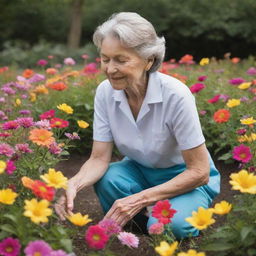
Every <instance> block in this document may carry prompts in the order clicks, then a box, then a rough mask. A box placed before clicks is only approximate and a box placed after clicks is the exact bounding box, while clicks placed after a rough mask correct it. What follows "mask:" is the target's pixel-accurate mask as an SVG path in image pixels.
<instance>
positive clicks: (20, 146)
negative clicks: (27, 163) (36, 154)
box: [15, 143, 33, 153]
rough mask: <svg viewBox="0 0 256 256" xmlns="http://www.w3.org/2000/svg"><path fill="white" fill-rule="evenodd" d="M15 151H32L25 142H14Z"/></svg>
mask: <svg viewBox="0 0 256 256" xmlns="http://www.w3.org/2000/svg"><path fill="white" fill-rule="evenodd" d="M15 149H16V151H20V152H21V153H32V152H33V151H32V150H31V149H30V148H29V145H28V144H27V143H24V144H16V146H15Z"/></svg>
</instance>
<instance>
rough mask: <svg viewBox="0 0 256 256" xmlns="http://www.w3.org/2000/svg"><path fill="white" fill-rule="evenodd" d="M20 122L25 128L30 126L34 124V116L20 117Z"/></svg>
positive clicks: (18, 120)
mask: <svg viewBox="0 0 256 256" xmlns="http://www.w3.org/2000/svg"><path fill="white" fill-rule="evenodd" d="M16 121H17V122H18V124H19V125H20V126H22V127H24V128H29V127H31V126H33V125H34V122H33V118H32V117H19V118H17V120H16Z"/></svg>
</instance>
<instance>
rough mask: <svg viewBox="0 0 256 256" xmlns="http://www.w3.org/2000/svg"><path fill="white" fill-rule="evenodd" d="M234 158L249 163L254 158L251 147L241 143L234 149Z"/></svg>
mask: <svg viewBox="0 0 256 256" xmlns="http://www.w3.org/2000/svg"><path fill="white" fill-rule="evenodd" d="M232 154H233V158H234V159H235V160H237V161H240V162H242V163H248V162H250V160H251V159H252V154H251V150H250V147H247V146H245V145H244V144H241V145H239V146H237V147H234V149H233V152H232Z"/></svg>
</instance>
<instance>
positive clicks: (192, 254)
mask: <svg viewBox="0 0 256 256" xmlns="http://www.w3.org/2000/svg"><path fill="white" fill-rule="evenodd" d="M178 256H205V253H204V252H197V251H196V250H193V249H190V250H188V251H187V252H180V253H178Z"/></svg>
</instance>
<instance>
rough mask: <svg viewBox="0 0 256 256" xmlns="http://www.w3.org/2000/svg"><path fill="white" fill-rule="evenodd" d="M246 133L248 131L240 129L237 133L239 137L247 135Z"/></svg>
mask: <svg viewBox="0 0 256 256" xmlns="http://www.w3.org/2000/svg"><path fill="white" fill-rule="evenodd" d="M246 132H247V130H246V129H238V130H237V131H236V133H237V134H238V135H245V134H246Z"/></svg>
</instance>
